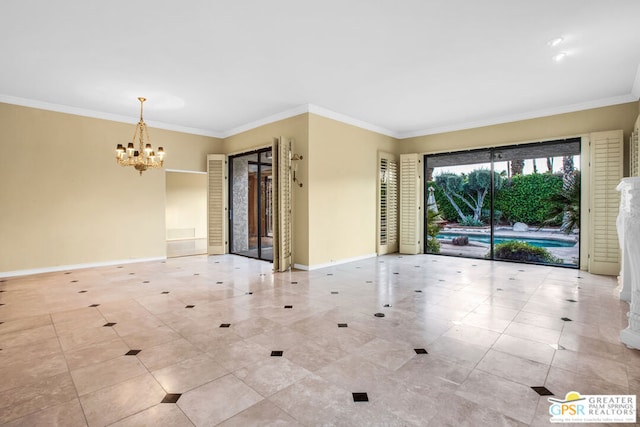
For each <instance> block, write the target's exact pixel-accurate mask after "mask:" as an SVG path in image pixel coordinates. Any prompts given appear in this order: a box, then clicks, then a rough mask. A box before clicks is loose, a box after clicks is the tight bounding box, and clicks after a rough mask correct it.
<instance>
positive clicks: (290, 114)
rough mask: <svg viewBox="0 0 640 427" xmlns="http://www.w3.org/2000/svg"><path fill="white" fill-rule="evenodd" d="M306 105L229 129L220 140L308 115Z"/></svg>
mask: <svg viewBox="0 0 640 427" xmlns="http://www.w3.org/2000/svg"><path fill="white" fill-rule="evenodd" d="M308 112H309V110H308V109H307V106H306V105H299V106H297V107H294V108H292V109H290V110H286V111H282V112H281V113H276V114H273V115H271V116H267V117H265V118H262V119H258V120H256V121H253V122H250V123H247V124H244V125H241V126H238V127H236V128H233V129H230V130H228V131H225V132H223V133H222V138H228V137H230V136H234V135H237V134H239V133H242V132H246V131H248V130H251V129H255V128H258V127H260V126H264V125H268V124H269V123H274V122H278V121H280V120H284V119H288V118H290V117H295V116H299V115H300V114H304V113H308Z"/></svg>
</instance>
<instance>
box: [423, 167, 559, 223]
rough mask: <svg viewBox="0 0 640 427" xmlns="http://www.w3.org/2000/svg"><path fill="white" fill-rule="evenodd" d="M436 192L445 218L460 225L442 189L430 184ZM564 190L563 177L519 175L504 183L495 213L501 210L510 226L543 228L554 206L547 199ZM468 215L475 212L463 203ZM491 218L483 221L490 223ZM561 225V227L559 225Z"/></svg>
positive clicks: (496, 200) (441, 213) (428, 183)
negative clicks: (488, 220) (538, 226)
mask: <svg viewBox="0 0 640 427" xmlns="http://www.w3.org/2000/svg"><path fill="white" fill-rule="evenodd" d="M429 187H433V188H434V189H435V193H434V195H435V198H436V203H437V204H438V210H439V212H440V215H441V216H442V218H444V219H446V220H447V221H450V222H459V221H460V218H459V217H458V213H457V212H456V210H455V209H454V208H453V206H451V203H450V202H449V200H448V199H447V198H446V196H445V195H444V193H443V192H442V189H441V188H440V187H439V186H438V185H436V183H435V182H434V181H429V182H427V187H426V188H427V192H426V197H428V196H429V192H428V189H429ZM561 189H562V176H561V175H552V174H548V173H541V174H540V173H534V174H530V175H516V176H514V177H512V178H510V179H506V180H505V181H504V184H503V187H502V189H501V190H500V191H498V192H497V194H496V196H495V201H494V210H496V211H500V213H501V218H502V221H503V222H504V221H506V222H508V223H511V224H513V223H515V222H524V223H525V224H529V225H541V224H542V223H543V222H544V220H546V219H547V217H548V213H549V210H550V208H551V205H550V203H549V202H548V201H547V200H546V199H547V197H548V196H549V195H550V194H554V193H557V192H559V191H560V190H561ZM490 204H491V201H490V198H489V197H487V198H486V199H485V201H484V208H485V209H489V207H490ZM458 206H459V207H460V209H462V211H463V212H464V213H465V215H471V214H472V212H471V209H470V208H469V207H468V206H467V205H465V204H464V203H459V205H458ZM487 219H488V218H483V220H484V221H485V222H486V220H487ZM555 225H560V224H555Z"/></svg>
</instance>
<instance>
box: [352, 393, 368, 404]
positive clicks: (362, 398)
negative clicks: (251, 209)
mask: <svg viewBox="0 0 640 427" xmlns="http://www.w3.org/2000/svg"><path fill="white" fill-rule="evenodd" d="M351 394H352V395H353V401H354V402H368V401H369V396H368V395H367V393H351Z"/></svg>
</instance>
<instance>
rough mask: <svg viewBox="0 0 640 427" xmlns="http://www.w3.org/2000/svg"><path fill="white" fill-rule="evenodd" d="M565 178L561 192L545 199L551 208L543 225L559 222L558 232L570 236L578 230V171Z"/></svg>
mask: <svg viewBox="0 0 640 427" xmlns="http://www.w3.org/2000/svg"><path fill="white" fill-rule="evenodd" d="M565 177H566V180H565V181H564V182H563V186H562V190H560V192H559V193H556V194H552V195H551V196H549V198H548V199H547V200H548V201H549V204H550V205H551V208H550V209H549V211H548V213H547V215H548V216H547V218H548V219H547V220H546V221H545V222H544V223H545V224H547V225H549V224H556V223H557V222H558V221H561V223H562V225H561V226H560V230H561V231H562V232H564V233H565V234H571V232H572V231H573V230H575V229H576V228H580V171H573V173H571V174H569V175H566V176H565ZM565 183H566V186H565Z"/></svg>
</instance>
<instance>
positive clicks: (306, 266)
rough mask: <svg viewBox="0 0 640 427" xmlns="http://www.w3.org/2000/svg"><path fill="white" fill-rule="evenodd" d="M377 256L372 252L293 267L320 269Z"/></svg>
mask: <svg viewBox="0 0 640 427" xmlns="http://www.w3.org/2000/svg"><path fill="white" fill-rule="evenodd" d="M376 256H378V254H376V253H372V254H367V255H360V256H357V257H353V258H344V259H338V260H335V261H331V262H327V263H324V264H314V265H304V264H294V265H293V268H297V269H298V270H305V271H311V270H318V269H320V268H326V267H333V266H336V265H340V264H347V263H349V262H354V261H361V260H363V259H368V258H374V257H376Z"/></svg>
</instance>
